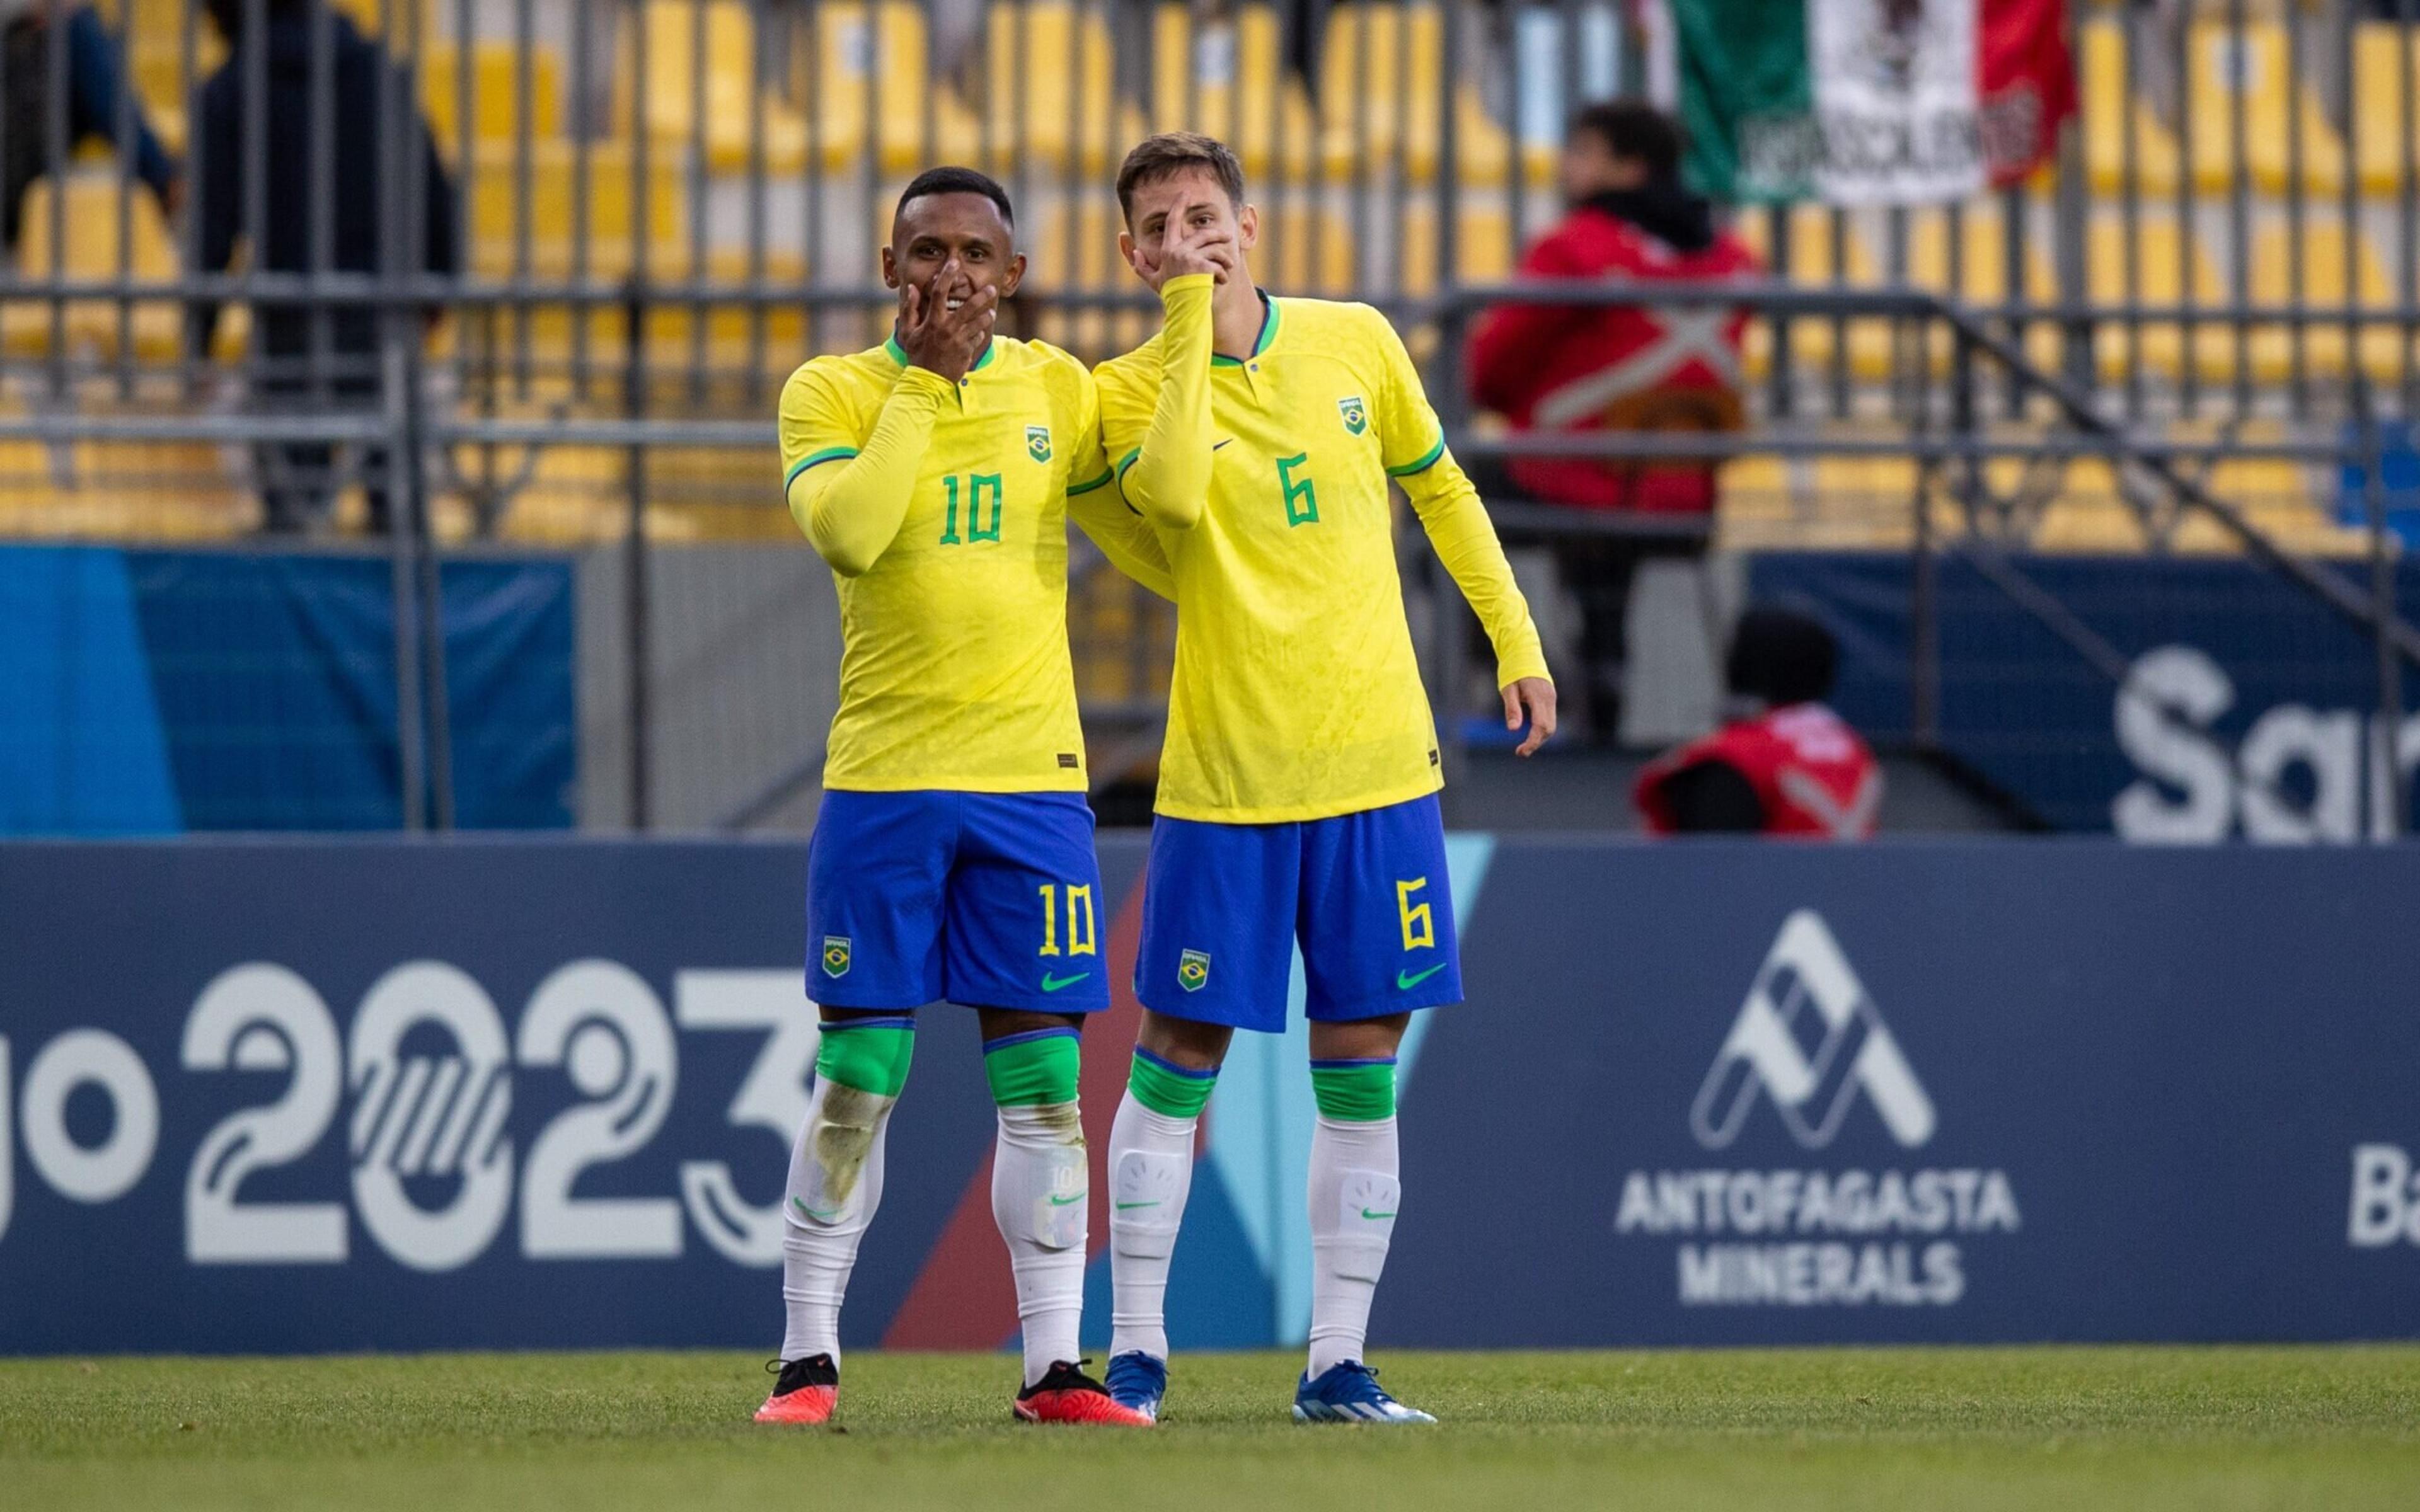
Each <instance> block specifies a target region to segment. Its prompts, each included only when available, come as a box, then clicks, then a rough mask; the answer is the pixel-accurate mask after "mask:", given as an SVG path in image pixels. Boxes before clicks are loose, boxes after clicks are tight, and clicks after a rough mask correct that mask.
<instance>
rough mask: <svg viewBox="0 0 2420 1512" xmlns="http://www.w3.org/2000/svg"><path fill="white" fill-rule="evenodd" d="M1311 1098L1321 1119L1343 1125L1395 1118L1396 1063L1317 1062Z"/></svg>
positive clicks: (1312, 1071) (1389, 1061)
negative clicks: (1317, 1108) (1333, 1120)
mask: <svg viewBox="0 0 2420 1512" xmlns="http://www.w3.org/2000/svg"><path fill="white" fill-rule="evenodd" d="M1311 1100H1312V1101H1313V1102H1315V1103H1318V1104H1319V1112H1320V1116H1321V1117H1323V1118H1327V1119H1335V1120H1337V1121H1338V1122H1340V1123H1375V1122H1377V1121H1378V1120H1379V1119H1391V1118H1393V1117H1394V1116H1395V1060H1394V1057H1392V1056H1389V1057H1387V1058H1386V1059H1384V1060H1314V1061H1312V1062H1311Z"/></svg>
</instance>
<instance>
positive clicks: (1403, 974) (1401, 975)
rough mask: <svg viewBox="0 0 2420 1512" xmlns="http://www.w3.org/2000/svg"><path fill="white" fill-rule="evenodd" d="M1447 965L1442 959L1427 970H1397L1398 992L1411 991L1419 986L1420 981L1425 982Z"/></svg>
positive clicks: (1396, 982) (1396, 985) (1396, 983)
mask: <svg viewBox="0 0 2420 1512" xmlns="http://www.w3.org/2000/svg"><path fill="white" fill-rule="evenodd" d="M1445 965H1446V964H1445V963H1444V962H1442V961H1440V962H1438V963H1437V964H1435V965H1433V966H1431V967H1429V968H1428V969H1427V970H1426V971H1398V972H1396V973H1395V991H1397V992H1399V993H1407V992H1410V991H1411V990H1412V989H1413V988H1415V987H1417V986H1419V984H1420V983H1422V982H1424V981H1426V980H1429V979H1430V978H1431V977H1434V976H1435V975H1436V974H1437V973H1438V972H1440V971H1443V970H1444V969H1445Z"/></svg>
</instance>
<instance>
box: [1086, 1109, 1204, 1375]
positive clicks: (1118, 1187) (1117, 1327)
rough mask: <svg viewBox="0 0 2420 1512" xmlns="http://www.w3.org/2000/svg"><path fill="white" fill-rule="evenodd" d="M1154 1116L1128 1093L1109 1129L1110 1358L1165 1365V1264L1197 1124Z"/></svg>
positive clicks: (1172, 1249) (1188, 1185)
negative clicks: (1129, 1356) (1141, 1356)
mask: <svg viewBox="0 0 2420 1512" xmlns="http://www.w3.org/2000/svg"><path fill="white" fill-rule="evenodd" d="M1201 1121H1202V1120H1201V1118H1200V1116H1199V1115H1196V1116H1195V1117H1193V1118H1190V1119H1171V1118H1170V1117H1169V1116H1167V1115H1166V1114H1164V1113H1154V1112H1153V1111H1152V1110H1151V1109H1149V1108H1147V1107H1144V1106H1143V1105H1142V1104H1141V1103H1138V1102H1136V1101H1135V1095H1134V1093H1133V1092H1131V1091H1129V1092H1127V1093H1126V1095H1125V1100H1124V1101H1122V1102H1120V1103H1118V1116H1117V1119H1116V1121H1114V1122H1113V1123H1111V1124H1110V1125H1109V1281H1110V1291H1109V1298H1110V1301H1109V1330H1110V1332H1109V1353H1110V1355H1111V1356H1112V1357H1114V1356H1116V1355H1121V1354H1125V1353H1129V1352H1131V1351H1133V1350H1141V1351H1142V1352H1143V1353H1145V1354H1148V1355H1150V1356H1152V1357H1153V1358H1155V1359H1158V1360H1165V1359H1167V1358H1168V1315H1167V1303H1168V1264H1169V1260H1170V1257H1172V1256H1173V1255H1174V1254H1175V1253H1176V1230H1177V1226H1178V1225H1180V1224H1182V1223H1183V1222H1184V1221H1185V1198H1186V1196H1187V1194H1189V1193H1190V1192H1191V1191H1192V1190H1193V1131H1194V1128H1195V1126H1196V1125H1198V1124H1199V1123H1200V1122H1201Z"/></svg>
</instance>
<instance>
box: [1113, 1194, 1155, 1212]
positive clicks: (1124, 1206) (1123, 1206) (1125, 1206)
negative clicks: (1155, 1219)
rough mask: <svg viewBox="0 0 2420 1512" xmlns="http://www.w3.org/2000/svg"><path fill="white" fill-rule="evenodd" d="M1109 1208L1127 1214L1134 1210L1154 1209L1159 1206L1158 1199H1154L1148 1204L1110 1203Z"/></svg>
mask: <svg viewBox="0 0 2420 1512" xmlns="http://www.w3.org/2000/svg"><path fill="white" fill-rule="evenodd" d="M1109 1206H1110V1207H1112V1208H1115V1209H1116V1210H1117V1211H1120V1212H1128V1211H1132V1210H1134V1209H1136V1208H1156V1207H1158V1206H1159V1199H1158V1198H1157V1197H1154V1198H1152V1199H1151V1200H1150V1201H1149V1202H1112V1203H1110V1204H1109Z"/></svg>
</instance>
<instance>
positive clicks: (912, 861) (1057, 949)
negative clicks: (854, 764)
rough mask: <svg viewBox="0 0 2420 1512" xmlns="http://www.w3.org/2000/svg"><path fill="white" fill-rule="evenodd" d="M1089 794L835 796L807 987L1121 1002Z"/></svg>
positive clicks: (1084, 1006)
mask: <svg viewBox="0 0 2420 1512" xmlns="http://www.w3.org/2000/svg"><path fill="white" fill-rule="evenodd" d="M1100 898H1101V868H1100V862H1099V860H1098V859H1097V858H1096V857H1095V856H1094V854H1093V810H1092V809H1091V808H1090V807H1089V806H1088V805H1087V804H1086V803H1085V802H1084V795H1082V794H1080V793H950V792H916V793H842V792H828V793H826V794H825V795H824V804H823V811H822V812H820V813H818V814H817V815H816V816H815V833H814V841H813V842H812V843H811V844H810V845H809V846H808V850H807V995H808V996H809V997H811V998H813V999H814V1001H815V1002H817V1003H820V1004H823V1005H825V1006H827V1007H830V1008H866V1009H908V1008H917V1007H921V1006H923V1004H926V1003H935V1002H952V1003H960V1004H964V1005H966V1006H968V1007H971V1008H1016V1009H1031V1010H1034V1011H1040V1012H1046V1013H1091V1012H1094V1011H1098V1010H1101V1009H1104V1008H1107V1007H1109V968H1108V965H1107V964H1106V963H1105V962H1104V961H1103V959H1102V956H1101V943H1100V942H1101V929H1100V916H1099V911H1100V907H1101V903H1100Z"/></svg>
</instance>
